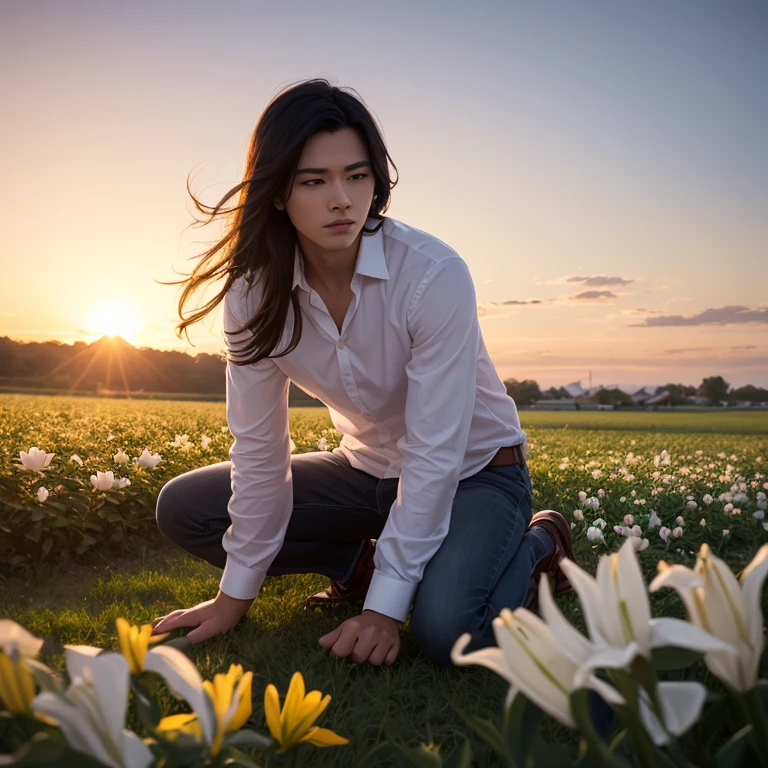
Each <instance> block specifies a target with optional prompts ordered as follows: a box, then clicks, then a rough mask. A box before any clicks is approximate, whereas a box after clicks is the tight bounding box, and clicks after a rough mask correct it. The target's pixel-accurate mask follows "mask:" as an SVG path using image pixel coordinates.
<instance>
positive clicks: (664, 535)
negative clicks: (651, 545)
mask: <svg viewBox="0 0 768 768" xmlns="http://www.w3.org/2000/svg"><path fill="white" fill-rule="evenodd" d="M671 535H672V531H671V529H669V528H667V527H666V526H665V525H662V526H661V528H659V538H660V539H661V540H662V541H667V540H668V539H669V537H670V536H671Z"/></svg>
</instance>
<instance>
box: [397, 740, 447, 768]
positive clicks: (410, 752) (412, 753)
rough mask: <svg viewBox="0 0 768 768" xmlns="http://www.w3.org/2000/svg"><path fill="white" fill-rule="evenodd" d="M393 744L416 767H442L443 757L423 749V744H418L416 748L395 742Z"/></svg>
mask: <svg viewBox="0 0 768 768" xmlns="http://www.w3.org/2000/svg"><path fill="white" fill-rule="evenodd" d="M395 746H396V747H397V748H398V749H399V750H400V752H402V753H403V755H405V757H407V758H408V759H409V760H410V761H411V762H410V764H411V765H415V766H416V768H442V766H443V759H442V758H441V757H440V755H439V754H436V753H435V752H430V751H428V750H426V749H424V747H423V746H420V747H419V748H418V749H413V748H412V747H406V746H403V745H401V744H395Z"/></svg>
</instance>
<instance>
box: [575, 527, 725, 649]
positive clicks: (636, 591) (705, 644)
mask: <svg viewBox="0 0 768 768" xmlns="http://www.w3.org/2000/svg"><path fill="white" fill-rule="evenodd" d="M644 541H647V539H644ZM560 567H561V568H562V569H563V572H564V573H565V575H566V576H567V577H568V580H569V581H570V582H571V585H572V586H573V588H574V589H575V590H576V592H577V594H578V596H579V600H580V602H581V605H582V608H583V611H584V618H585V620H586V623H587V629H588V630H589V637H590V639H591V640H592V642H593V643H594V644H595V645H596V646H597V649H598V650H600V649H602V648H614V649H616V648H618V649H624V648H625V647H626V646H627V645H628V644H629V643H636V644H637V653H639V654H640V655H642V656H644V657H645V658H650V655H651V648H660V647H665V646H669V645H672V646H675V647H677V648H690V649H693V650H698V651H708V650H712V649H717V650H730V646H729V645H728V644H727V643H725V642H723V641H722V640H719V639H718V638H717V637H714V636H713V635H711V634H709V633H708V632H706V631H704V630H703V629H701V628H700V627H698V626H694V625H693V624H690V623H688V622H687V621H681V620H680V619H672V618H666V617H665V618H658V619H652V618H651V609H650V605H649V602H648V593H647V592H646V589H645V582H644V581H643V572H642V570H641V568H640V563H639V561H638V559H637V555H636V554H635V547H634V545H633V543H632V539H627V541H625V542H624V544H622V545H621V548H620V549H619V551H618V552H612V553H611V554H610V555H603V556H602V557H601V558H600V561H599V562H598V564H597V573H596V575H595V577H592V576H590V575H589V574H588V573H587V572H586V571H584V570H583V569H582V568H580V567H579V566H578V565H576V563H574V562H573V561H572V560H569V559H568V558H564V559H563V560H562V562H561V564H560Z"/></svg>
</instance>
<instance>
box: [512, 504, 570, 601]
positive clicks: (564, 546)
mask: <svg viewBox="0 0 768 768" xmlns="http://www.w3.org/2000/svg"><path fill="white" fill-rule="evenodd" d="M536 526H540V527H541V528H544V530H545V531H546V532H547V533H548V534H549V535H550V536H551V537H552V538H553V539H554V540H555V549H554V550H553V551H552V552H550V553H549V554H547V555H545V556H544V557H542V558H541V559H540V560H539V561H538V562H537V563H536V564H535V565H534V566H533V572H532V573H531V582H530V585H529V587H528V594H527V595H526V597H525V602H524V603H523V607H524V608H527V609H528V610H529V611H533V612H534V613H538V612H539V578H540V576H541V574H542V573H546V574H547V575H548V577H549V583H550V586H551V587H552V594H553V595H554V596H555V597H559V596H560V595H565V594H567V593H568V592H573V587H572V586H571V582H570V581H568V578H567V577H566V575H565V574H564V573H563V572H562V570H561V569H560V561H561V560H562V559H563V558H564V557H567V558H568V559H570V560H573V559H574V556H573V544H572V543H571V526H570V523H569V522H568V521H567V520H566V519H565V517H564V516H563V515H562V514H561V513H560V512H556V511H555V510H554V509H547V510H544V511H543V512H537V513H536V514H535V515H534V516H533V517H532V518H531V522H530V523H529V524H528V527H529V528H534V527H536Z"/></svg>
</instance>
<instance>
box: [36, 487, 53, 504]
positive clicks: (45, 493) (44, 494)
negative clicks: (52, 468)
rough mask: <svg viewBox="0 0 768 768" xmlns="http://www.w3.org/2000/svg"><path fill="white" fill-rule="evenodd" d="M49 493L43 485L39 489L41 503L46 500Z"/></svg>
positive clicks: (38, 496)
mask: <svg viewBox="0 0 768 768" xmlns="http://www.w3.org/2000/svg"><path fill="white" fill-rule="evenodd" d="M49 495H50V494H49V493H48V489H47V488H44V487H43V486H42V485H41V486H40V487H39V488H38V489H37V498H38V499H39V500H40V503H42V502H44V501H45V500H46V499H47V498H48V496H49Z"/></svg>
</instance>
